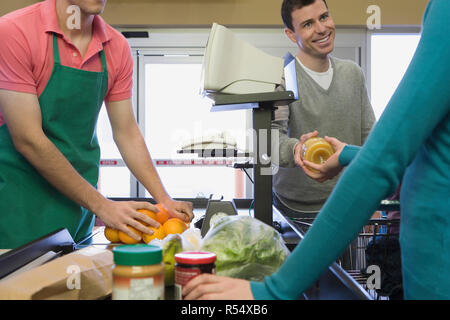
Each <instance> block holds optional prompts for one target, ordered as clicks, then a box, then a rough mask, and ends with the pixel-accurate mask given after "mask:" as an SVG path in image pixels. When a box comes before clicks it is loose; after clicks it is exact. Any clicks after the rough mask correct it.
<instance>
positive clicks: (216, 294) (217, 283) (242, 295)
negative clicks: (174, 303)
mask: <svg viewBox="0 0 450 320" xmlns="http://www.w3.org/2000/svg"><path fill="white" fill-rule="evenodd" d="M182 295H183V297H184V299H185V300H254V297H253V294H252V291H251V289H250V282H249V281H247V280H242V279H234V278H229V277H221V276H217V275H214V274H208V273H204V274H201V275H199V276H197V277H195V278H193V279H191V280H190V281H189V282H188V283H187V284H186V285H185V286H184V287H183V293H182Z"/></svg>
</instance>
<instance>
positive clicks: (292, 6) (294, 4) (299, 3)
mask: <svg viewBox="0 0 450 320" xmlns="http://www.w3.org/2000/svg"><path fill="white" fill-rule="evenodd" d="M316 1H320V0H283V4H282V5H281V18H282V19H283V22H284V26H285V27H286V28H288V29H291V30H294V26H293V25H292V11H294V10H297V9H301V8H303V7H305V6H309V5H311V4H313V3H314V2H316ZM322 1H323V2H324V3H325V6H326V7H327V8H328V5H327V2H326V1H325V0H322Z"/></svg>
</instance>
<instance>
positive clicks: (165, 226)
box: [105, 203, 188, 244]
mask: <svg viewBox="0 0 450 320" xmlns="http://www.w3.org/2000/svg"><path fill="white" fill-rule="evenodd" d="M156 207H158V209H159V211H158V212H156V213H155V212H153V211H150V210H147V209H139V210H138V211H139V212H141V213H143V214H145V215H147V216H148V217H150V218H152V219H153V220H156V221H158V222H159V224H160V226H159V228H155V227H152V226H149V225H148V224H146V223H144V222H142V221H141V223H142V224H144V225H145V226H146V227H148V228H149V229H151V230H153V234H146V233H144V234H143V233H142V232H141V231H139V230H136V229H135V228H133V227H132V226H128V228H130V230H132V231H133V232H134V233H136V234H138V235H139V236H140V237H141V239H142V240H141V241H142V242H145V243H149V242H150V241H152V240H153V239H155V238H157V239H160V240H162V239H164V238H165V237H166V236H167V235H169V234H177V233H183V232H184V231H185V230H186V229H187V228H188V225H187V224H186V223H185V222H184V221H183V220H181V219H178V218H170V216H169V212H168V211H167V209H166V208H164V207H163V206H162V205H161V204H159V203H158V204H156ZM105 237H106V239H108V240H109V241H111V242H121V243H125V244H135V243H138V242H140V241H138V240H135V239H133V238H131V237H130V236H129V235H127V234H126V233H125V232H123V231H119V230H116V229H112V228H109V227H105Z"/></svg>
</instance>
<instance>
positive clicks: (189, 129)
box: [143, 55, 246, 200]
mask: <svg viewBox="0 0 450 320" xmlns="http://www.w3.org/2000/svg"><path fill="white" fill-rule="evenodd" d="M143 60H144V64H145V140H146V143H147V146H148V148H149V150H150V153H151V155H152V157H153V158H154V159H155V161H156V162H157V170H158V173H159V175H160V176H161V180H162V181H163V183H164V185H165V187H166V189H167V191H168V192H169V194H170V195H171V196H172V197H180V198H191V197H209V195H211V194H214V195H219V196H224V198H225V199H229V200H231V199H232V198H234V197H236V196H239V195H237V194H236V192H235V191H236V190H235V183H236V179H237V178H239V177H241V178H242V176H241V175H239V174H238V173H237V172H236V170H235V169H233V168H232V167H231V166H230V165H229V164H230V162H228V161H226V160H227V159H221V160H222V161H219V162H216V163H214V161H210V160H213V159H208V158H203V159H202V158H199V157H198V156H197V154H192V153H188V154H185V153H180V152H179V151H180V150H181V147H182V146H183V145H184V144H186V143H187V142H189V140H191V139H193V138H199V137H203V136H212V135H217V134H220V133H221V132H228V133H229V134H231V135H232V136H233V137H234V138H235V139H236V142H237V145H238V147H239V146H240V147H241V148H244V147H245V142H246V111H233V112H211V111H210V109H211V102H210V100H208V99H205V98H203V97H202V96H201V95H200V92H199V89H200V75H201V68H202V65H201V63H202V57H201V56H173V55H171V56H155V55H147V56H144V59H143ZM191 159H192V160H205V161H206V162H207V163H209V164H207V165H198V164H189V163H190V161H184V162H181V161H175V163H174V162H173V161H174V160H191ZM216 160H217V159H216ZM170 161H172V162H170ZM243 182H244V181H243V179H241V184H243ZM145 195H146V196H147V197H148V196H150V195H149V194H148V192H146V193H145Z"/></svg>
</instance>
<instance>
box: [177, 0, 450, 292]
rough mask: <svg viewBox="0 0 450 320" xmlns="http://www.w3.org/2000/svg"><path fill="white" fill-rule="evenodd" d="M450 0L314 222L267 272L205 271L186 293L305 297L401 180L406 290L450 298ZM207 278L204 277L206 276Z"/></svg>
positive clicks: (433, 1) (427, 24)
mask: <svg viewBox="0 0 450 320" xmlns="http://www.w3.org/2000/svg"><path fill="white" fill-rule="evenodd" d="M449 21H450V1H448V0H430V2H429V4H428V7H427V10H426V12H425V16H424V21H423V30H422V37H421V40H420V43H419V45H418V48H417V50H416V53H415V56H414V58H413V60H412V62H411V64H410V66H409V68H408V70H407V72H406V74H405V76H404V78H403V80H402V81H401V83H400V85H399V87H398V88H397V90H396V92H395V94H394V95H393V97H392V99H391V100H390V102H389V104H388V106H387V107H386V110H385V112H384V113H383V115H382V116H381V118H380V120H379V121H378V123H377V124H376V126H375V127H374V128H373V130H372V132H371V134H370V135H369V137H368V140H367V141H366V143H365V145H364V146H363V147H362V148H361V149H360V150H358V149H357V148H355V147H350V146H346V147H345V148H344V149H343V151H342V152H341V153H340V155H339V161H340V162H341V164H342V165H345V164H347V163H349V162H350V160H351V159H353V160H352V161H351V164H350V165H349V166H348V168H347V169H346V170H345V172H344V174H343V175H342V177H341V178H340V180H339V182H338V184H337V185H336V188H335V189H334V191H333V193H332V194H331V196H330V197H329V199H328V201H327V202H326V204H325V205H324V207H323V208H322V210H321V212H320V214H319V215H318V216H317V218H316V220H315V222H314V224H313V226H312V227H311V228H310V230H309V231H308V232H307V234H306V235H305V238H304V239H303V240H302V241H301V242H300V243H299V245H298V246H297V248H296V249H295V250H294V251H293V252H292V254H291V255H290V257H289V258H288V259H287V261H286V262H285V263H284V265H283V266H282V267H281V268H280V270H279V271H278V272H276V273H275V274H273V275H272V276H270V277H266V279H265V281H264V282H250V283H249V282H248V281H244V280H240V279H229V278H223V277H218V276H216V277H214V276H204V277H197V278H195V279H194V280H193V281H191V283H189V284H188V285H187V286H186V287H185V288H184V292H183V293H184V294H186V295H187V296H186V298H188V299H189V298H193V299H196V298H211V299H229V298H238V299H239V298H241V299H245V298H252V297H253V298H255V299H297V298H298V297H299V296H300V295H301V293H302V292H304V291H305V290H306V289H308V288H309V287H310V286H311V285H312V284H313V283H314V281H315V280H316V279H318V277H319V276H320V275H321V274H322V272H323V271H324V270H325V269H326V268H327V267H328V266H329V265H330V264H331V263H332V262H333V261H334V260H335V259H336V258H337V257H338V256H339V254H340V253H341V252H343V251H344V249H345V248H346V247H347V245H348V243H349V242H350V241H351V240H352V239H354V238H355V237H356V236H357V234H358V232H359V231H360V230H361V228H362V226H364V225H365V224H366V223H367V221H368V220H369V219H370V217H371V215H372V213H373V212H374V211H376V210H377V207H378V206H379V204H380V201H381V200H382V199H385V198H387V197H388V196H389V195H390V194H392V193H393V192H394V191H395V189H396V187H397V186H398V185H399V183H400V181H402V187H401V196H400V199H401V210H402V217H401V227H400V228H401V229H400V243H401V252H402V268H403V286H404V297H405V299H450V274H449V272H450V112H449V111H450V41H449V39H448V35H449V34H450V24H449ZM200 284H201V285H200Z"/></svg>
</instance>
